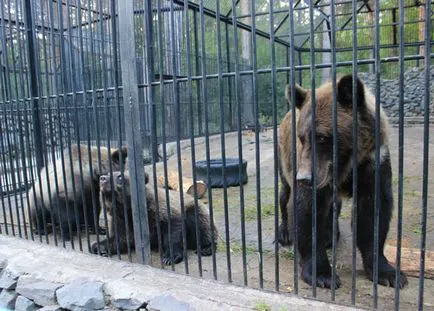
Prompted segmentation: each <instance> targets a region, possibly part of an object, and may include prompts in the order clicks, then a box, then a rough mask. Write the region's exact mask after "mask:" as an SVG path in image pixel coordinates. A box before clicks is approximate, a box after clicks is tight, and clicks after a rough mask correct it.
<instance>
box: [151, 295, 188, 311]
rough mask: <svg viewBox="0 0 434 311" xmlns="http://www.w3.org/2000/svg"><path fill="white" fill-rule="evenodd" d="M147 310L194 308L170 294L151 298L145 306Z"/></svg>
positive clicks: (185, 309)
mask: <svg viewBox="0 0 434 311" xmlns="http://www.w3.org/2000/svg"><path fill="white" fill-rule="evenodd" d="M146 309H147V310H148V311H193V310H196V309H195V308H193V307H192V306H190V305H189V304H188V303H186V302H182V301H179V300H178V299H176V298H175V297H173V296H172V295H161V296H157V297H155V298H153V299H152V300H151V301H150V302H149V303H148V305H147V306H146Z"/></svg>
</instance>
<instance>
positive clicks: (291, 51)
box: [288, 0, 301, 295]
mask: <svg viewBox="0 0 434 311" xmlns="http://www.w3.org/2000/svg"><path fill="white" fill-rule="evenodd" d="M288 14H289V45H290V46H289V63H290V67H291V70H290V72H289V79H290V85H291V114H292V115H291V117H292V118H291V123H292V124H291V125H292V146H291V156H292V167H293V170H294V173H293V174H292V189H291V192H292V206H293V213H294V215H293V218H294V220H293V226H294V292H295V294H296V295H297V294H298V230H297V226H298V213H297V179H296V173H295V172H296V167H297V147H296V142H297V127H296V123H297V121H296V107H295V50H294V47H295V46H294V44H295V42H294V0H289V13H288ZM300 72H301V71H300Z"/></svg>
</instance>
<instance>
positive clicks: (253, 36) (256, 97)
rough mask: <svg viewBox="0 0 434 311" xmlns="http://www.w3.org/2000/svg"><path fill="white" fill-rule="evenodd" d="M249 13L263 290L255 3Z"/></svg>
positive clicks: (257, 202)
mask: <svg viewBox="0 0 434 311" xmlns="http://www.w3.org/2000/svg"><path fill="white" fill-rule="evenodd" d="M250 11H251V12H250V13H251V15H252V18H251V20H252V32H251V36H252V70H253V83H252V92H253V105H254V107H255V108H254V111H255V147H256V148H255V151H256V156H255V159H256V207H257V217H258V220H257V221H258V255H259V287H260V288H264V271H263V253H262V219H261V214H262V212H261V166H260V163H261V162H260V155H261V153H260V143H259V126H260V125H259V102H258V77H257V74H258V73H257V72H258V64H257V56H256V8H255V1H254V0H252V1H251V6H250Z"/></svg>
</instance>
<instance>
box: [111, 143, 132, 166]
mask: <svg viewBox="0 0 434 311" xmlns="http://www.w3.org/2000/svg"><path fill="white" fill-rule="evenodd" d="M127 156H128V148H127V147H122V148H121V149H116V150H113V151H112V153H111V157H112V161H113V162H115V163H117V164H120V163H121V159H122V162H123V163H124V164H125V162H126V160H127Z"/></svg>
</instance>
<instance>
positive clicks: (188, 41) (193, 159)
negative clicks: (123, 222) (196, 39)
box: [184, 0, 221, 276]
mask: <svg viewBox="0 0 434 311" xmlns="http://www.w3.org/2000/svg"><path fill="white" fill-rule="evenodd" d="M188 11H189V8H188V2H187V0H184V19H185V32H186V45H187V79H188V81H187V83H188V102H189V110H190V111H189V112H190V116H189V117H190V144H191V168H192V174H193V191H194V207H195V210H194V217H195V221H196V241H197V262H198V267H199V275H200V276H202V256H201V250H202V245H201V236H200V229H199V221H200V220H199V213H198V209H199V207H198V204H199V203H198V199H197V184H196V181H197V179H196V152H195V146H194V111H193V93H192V88H193V81H192V78H191V75H192V68H191V60H190V55H191V47H190V44H191V38H190V21H189V15H188ZM216 14H217V15H219V14H220V12H219V1H218V0H217V9H216ZM217 36H218V40H220V36H219V21H218V18H217ZM218 46H219V45H218ZM220 75H221V72H220ZM210 218H211V228H214V215H213V214H212V213H211V214H210ZM211 239H212V241H213V243H214V230H212V229H211ZM213 246H214V245H213ZM212 252H213V253H214V252H215V251H214V247H212Z"/></svg>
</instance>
